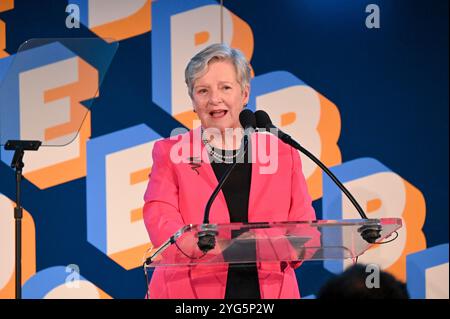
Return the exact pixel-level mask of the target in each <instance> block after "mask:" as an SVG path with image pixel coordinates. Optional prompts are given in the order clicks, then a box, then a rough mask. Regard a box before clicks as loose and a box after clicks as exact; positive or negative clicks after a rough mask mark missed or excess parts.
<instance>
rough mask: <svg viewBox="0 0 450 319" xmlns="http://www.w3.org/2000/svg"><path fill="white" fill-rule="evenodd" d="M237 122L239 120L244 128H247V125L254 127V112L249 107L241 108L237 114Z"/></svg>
mask: <svg viewBox="0 0 450 319" xmlns="http://www.w3.org/2000/svg"><path fill="white" fill-rule="evenodd" d="M239 122H241V125H242V127H243V128H244V129H247V128H249V127H251V128H256V118H255V113H253V112H252V111H250V110H249V109H244V110H242V111H241V113H240V114H239Z"/></svg>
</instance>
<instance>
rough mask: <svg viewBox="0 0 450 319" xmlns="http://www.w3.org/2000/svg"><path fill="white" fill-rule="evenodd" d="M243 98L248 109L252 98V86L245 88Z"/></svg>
mask: <svg viewBox="0 0 450 319" xmlns="http://www.w3.org/2000/svg"><path fill="white" fill-rule="evenodd" d="M242 98H243V104H244V107H246V106H247V104H248V100H249V98H250V85H247V86H245V88H244V90H243V91H242Z"/></svg>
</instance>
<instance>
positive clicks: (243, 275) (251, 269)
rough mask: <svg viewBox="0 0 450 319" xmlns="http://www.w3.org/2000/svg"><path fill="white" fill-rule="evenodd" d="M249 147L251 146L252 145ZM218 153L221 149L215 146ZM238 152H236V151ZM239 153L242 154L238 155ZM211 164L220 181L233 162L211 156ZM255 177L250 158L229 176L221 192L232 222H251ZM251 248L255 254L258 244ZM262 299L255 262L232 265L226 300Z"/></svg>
mask: <svg viewBox="0 0 450 319" xmlns="http://www.w3.org/2000/svg"><path fill="white" fill-rule="evenodd" d="M249 148H250V147H249ZM215 151H216V152H217V153H219V154H221V153H222V151H221V150H219V149H215ZM233 154H235V152H234V153H233ZM238 156H239V155H238ZM211 165H212V168H213V170H214V173H215V174H216V177H217V180H220V178H221V177H222V176H223V174H224V173H225V171H226V170H227V169H228V168H229V166H230V165H232V164H231V163H230V164H228V163H218V162H215V160H214V158H213V157H211ZM251 177H252V164H251V162H250V161H248V158H247V160H246V161H245V162H244V163H240V162H239V163H237V164H236V167H235V168H234V170H233V171H232V172H231V174H230V176H228V179H227V181H226V182H225V184H224V185H223V188H222V192H223V194H224V196H225V200H226V203H227V206H228V211H229V213H230V222H248V202H249V195H250V183H251ZM239 234H240V233H239V232H237V231H233V232H232V234H231V235H232V237H237V236H239ZM248 248H249V253H250V254H256V246H255V245H253V246H252V247H248ZM238 298H249V299H259V298H261V294H260V290H259V281H258V272H257V269H256V264H254V263H253V264H230V265H229V268H228V277H227V286H226V291H225V299H238Z"/></svg>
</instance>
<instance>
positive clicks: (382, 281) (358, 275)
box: [317, 265, 409, 299]
mask: <svg viewBox="0 0 450 319" xmlns="http://www.w3.org/2000/svg"><path fill="white" fill-rule="evenodd" d="M366 269H368V268H367V266H366V265H355V266H352V267H350V268H348V269H347V270H346V271H344V272H343V273H342V274H340V275H338V276H336V277H335V278H333V279H331V280H329V281H328V282H327V283H326V284H325V285H324V286H323V287H322V288H321V289H320V291H319V293H318V295H317V298H318V299H409V295H408V291H407V289H406V285H405V284H404V283H403V282H401V281H399V280H397V279H396V278H395V277H394V276H392V275H390V274H389V273H387V272H384V271H381V270H380V272H379V281H378V279H377V282H376V284H375V285H373V283H374V282H373V281H371V278H370V277H369V276H372V273H373V272H372V271H366ZM373 275H376V274H375V273H373ZM370 287H372V288H370Z"/></svg>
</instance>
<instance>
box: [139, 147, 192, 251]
mask: <svg viewBox="0 0 450 319" xmlns="http://www.w3.org/2000/svg"><path fill="white" fill-rule="evenodd" d="M165 143H166V145H167V142H165V141H158V142H156V143H155V145H154V147H153V153H152V156H153V166H152V171H151V173H150V179H149V182H148V186H147V190H146V192H145V195H144V201H145V204H144V222H145V227H146V228H147V232H148V234H149V236H150V241H151V242H152V244H153V245H154V246H155V247H158V246H160V245H161V244H163V243H164V242H165V241H166V240H167V239H169V238H170V236H172V235H173V234H174V233H175V232H176V231H178V230H179V229H180V228H181V227H183V226H184V221H183V218H182V216H181V214H180V211H179V207H178V183H177V179H176V176H175V170H174V168H173V163H172V161H171V160H170V155H169V149H168V147H167V146H166V145H164V144H165Z"/></svg>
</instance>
